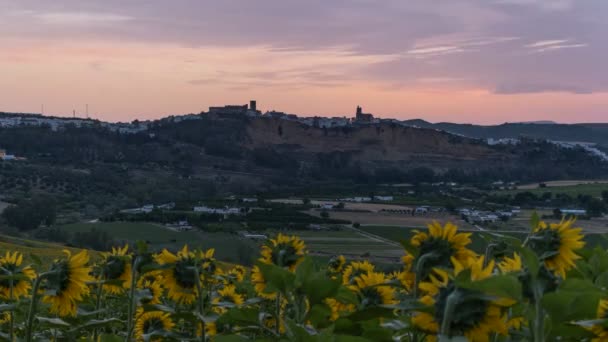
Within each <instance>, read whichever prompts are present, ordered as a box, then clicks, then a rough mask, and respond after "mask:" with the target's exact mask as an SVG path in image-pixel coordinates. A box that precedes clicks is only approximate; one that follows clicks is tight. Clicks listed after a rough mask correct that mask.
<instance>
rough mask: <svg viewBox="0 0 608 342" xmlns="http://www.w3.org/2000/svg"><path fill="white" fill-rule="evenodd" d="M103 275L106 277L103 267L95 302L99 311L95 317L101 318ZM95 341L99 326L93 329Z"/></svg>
mask: <svg viewBox="0 0 608 342" xmlns="http://www.w3.org/2000/svg"><path fill="white" fill-rule="evenodd" d="M103 277H104V270H103V268H102V269H101V274H100V275H99V282H98V283H97V299H96V302H95V311H96V312H97V313H96V314H95V317H96V318H97V319H99V308H100V307H101V295H102V289H103V284H102V281H103ZM93 341H97V328H95V329H93Z"/></svg>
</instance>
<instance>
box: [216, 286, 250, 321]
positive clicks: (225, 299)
mask: <svg viewBox="0 0 608 342" xmlns="http://www.w3.org/2000/svg"><path fill="white" fill-rule="evenodd" d="M217 294H218V296H217V297H215V298H213V301H212V302H213V304H214V305H215V307H214V308H213V309H214V311H215V312H217V313H218V314H222V313H224V312H226V310H227V309H226V307H224V306H221V304H220V303H231V304H234V305H241V304H243V302H244V301H245V300H244V299H243V296H242V295H240V294H238V293H237V292H236V287H234V285H228V286H225V287H224V288H223V289H221V290H219V291H217Z"/></svg>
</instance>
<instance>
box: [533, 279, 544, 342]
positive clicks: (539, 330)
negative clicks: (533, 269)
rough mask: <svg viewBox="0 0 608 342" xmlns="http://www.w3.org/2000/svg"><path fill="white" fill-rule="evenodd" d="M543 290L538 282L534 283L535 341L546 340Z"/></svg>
mask: <svg viewBox="0 0 608 342" xmlns="http://www.w3.org/2000/svg"><path fill="white" fill-rule="evenodd" d="M542 297H543V292H542V289H541V287H540V286H539V285H538V284H534V308H535V310H534V311H535V312H534V314H535V316H534V341H535V342H544V341H545V312H544V310H543V306H542Z"/></svg>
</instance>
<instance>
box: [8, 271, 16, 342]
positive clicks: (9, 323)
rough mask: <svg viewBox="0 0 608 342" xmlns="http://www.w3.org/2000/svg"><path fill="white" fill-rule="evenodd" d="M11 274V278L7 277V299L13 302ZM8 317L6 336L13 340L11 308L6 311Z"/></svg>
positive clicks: (12, 314)
mask: <svg viewBox="0 0 608 342" xmlns="http://www.w3.org/2000/svg"><path fill="white" fill-rule="evenodd" d="M12 275H13V274H11V278H10V279H9V286H10V287H9V294H8V297H9V301H10V302H11V303H12V302H13V286H14V285H13V278H12ZM8 317H9V319H10V322H8V337H9V341H11V342H13V329H14V325H13V320H14V318H15V317H14V313H13V310H11V311H9V313H8Z"/></svg>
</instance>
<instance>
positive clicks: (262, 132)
mask: <svg viewBox="0 0 608 342" xmlns="http://www.w3.org/2000/svg"><path fill="white" fill-rule="evenodd" d="M187 118H188V119H187V120H186V119H179V120H178V119H176V118H166V119H163V120H157V121H153V122H149V123H146V124H145V127H144V128H138V130H137V131H135V132H134V133H131V134H124V133H121V131H120V130H116V129H111V128H109V127H108V126H107V125H105V124H104V123H101V122H95V121H88V122H87V125H83V124H80V126H77V125H76V124H72V123H68V124H64V125H63V126H48V125H39V126H25V125H20V126H16V127H11V128H0V148H2V149H6V150H8V151H10V153H12V154H14V155H17V156H20V157H23V158H25V160H13V161H4V162H0V191H1V192H2V193H4V194H5V196H6V197H7V198H8V199H9V200H11V201H13V202H14V201H15V199H18V198H23V197H27V198H31V197H32V196H37V195H39V194H51V195H53V196H54V197H55V198H58V199H59V200H60V202H61V203H62V205H65V206H71V207H73V208H74V209H78V211H86V210H93V211H94V210H95V209H94V208H95V207H105V208H108V207H109V208H108V209H122V208H125V207H130V206H131V207H134V206H137V205H141V204H143V203H166V202H169V201H175V202H178V201H196V200H200V199H201V198H204V197H209V196H216V195H225V194H229V193H232V194H234V193H237V194H255V193H260V192H268V191H283V192H284V191H285V190H286V189H287V190H289V191H297V189H302V188H310V187H311V186H312V185H315V184H316V185H318V186H327V185H328V184H377V183H386V182H414V183H415V182H433V181H456V182H479V181H492V180H498V179H502V180H520V181H539V180H547V179H589V178H604V177H606V176H607V175H608V167H607V166H606V163H604V162H603V161H601V160H600V159H599V158H596V157H593V156H591V155H589V154H588V153H586V152H585V151H584V150H582V149H580V148H571V149H564V148H561V147H559V146H557V145H555V144H551V143H547V142H545V141H541V140H534V139H524V140H522V141H521V142H520V143H519V144H517V145H488V144H486V143H485V142H484V141H483V140H480V139H475V138H469V137H465V136H462V135H456V134H452V133H448V132H446V131H441V130H438V129H435V128H418V127H411V126H404V125H400V124H396V123H389V122H382V123H378V124H354V125H349V126H344V127H334V128H318V127H313V126H307V125H304V124H302V123H300V122H296V121H290V120H282V119H277V118H272V117H266V116H264V117H249V116H247V115H239V114H231V115H211V114H202V115H189V116H187ZM72 121H73V120H72ZM419 124H421V122H419ZM530 126H532V127H540V128H541V130H542V128H543V127H544V126H545V125H539V124H534V125H530ZM550 126H552V127H554V126H555V125H550ZM58 127H59V128H58ZM138 127H139V126H138ZM471 127H473V128H472V129H477V126H471ZM593 127H594V128H593V129H599V130H600V131H601V128H599V127H595V126H593ZM589 129H591V128H589ZM92 216H95V214H94V213H93V214H92Z"/></svg>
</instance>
